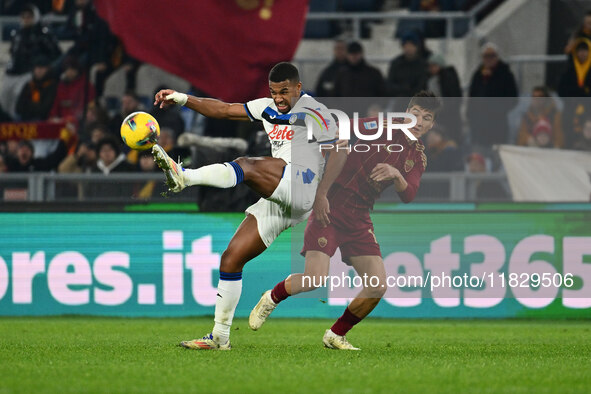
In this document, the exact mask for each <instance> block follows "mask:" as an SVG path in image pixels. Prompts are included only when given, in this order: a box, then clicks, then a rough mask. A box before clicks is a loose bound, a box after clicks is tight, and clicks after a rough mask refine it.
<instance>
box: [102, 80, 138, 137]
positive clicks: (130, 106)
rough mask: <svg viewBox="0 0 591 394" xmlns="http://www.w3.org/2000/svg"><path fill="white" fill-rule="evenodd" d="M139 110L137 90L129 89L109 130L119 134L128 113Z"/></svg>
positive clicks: (110, 122)
mask: <svg viewBox="0 0 591 394" xmlns="http://www.w3.org/2000/svg"><path fill="white" fill-rule="evenodd" d="M137 111H141V106H140V99H139V97H138V96H137V95H136V94H135V92H133V91H130V90H129V91H127V92H125V94H124V95H123V97H121V107H120V109H119V113H117V114H115V115H114V116H113V117H112V118H111V120H110V121H109V132H110V133H111V134H112V135H117V136H118V135H119V133H120V129H121V123H123V120H124V119H125V118H126V117H127V115H129V114H131V113H133V112H137Z"/></svg>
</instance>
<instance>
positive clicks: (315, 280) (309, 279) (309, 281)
mask: <svg viewBox="0 0 591 394" xmlns="http://www.w3.org/2000/svg"><path fill="white" fill-rule="evenodd" d="M300 285H301V289H302V291H303V292H305V291H312V290H316V289H318V288H320V287H324V286H325V285H326V277H325V276H322V275H318V274H311V275H307V274H304V275H302V282H301V284H300Z"/></svg>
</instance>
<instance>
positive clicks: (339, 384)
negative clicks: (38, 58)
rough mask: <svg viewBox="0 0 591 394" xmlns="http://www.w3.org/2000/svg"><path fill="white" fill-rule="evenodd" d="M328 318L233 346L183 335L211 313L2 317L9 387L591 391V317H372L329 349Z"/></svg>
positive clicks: (284, 326) (5, 389) (239, 329)
mask: <svg viewBox="0 0 591 394" xmlns="http://www.w3.org/2000/svg"><path fill="white" fill-rule="evenodd" d="M331 324H332V321H329V320H302V319H279V318H278V319H271V320H270V321H268V322H267V324H266V325H265V326H264V327H263V328H262V329H261V330H260V331H258V332H252V331H250V330H249V329H248V326H247V322H246V320H245V319H237V320H236V321H235V324H234V328H233V331H232V344H233V349H232V350H231V351H229V352H221V351H214V352H212V351H191V350H187V349H183V348H180V347H178V346H177V344H178V342H179V341H180V340H183V339H192V338H194V337H196V336H201V335H203V334H205V333H206V332H208V330H209V329H210V328H211V318H191V319H189V318H182V319H173V318H171V319H144V318H141V319H140V318H137V319H123V318H100V317H96V318H95V317H46V318H0V393H2V394H4V393H33V392H43V393H45V392H49V393H52V392H56V393H71V392H142V393H144V392H179V393H187V392H203V393H218V392H219V393H222V392H233V393H243V392H251V393H265V392H276V393H296V392H310V393H316V392H317V393H324V392H332V393H371V392H421V393H424V392H454V393H455V392H478V393H481V392H508V391H510V392H535V393H543V392H557V393H564V392H589V390H590V389H591V368H590V367H591V331H590V328H591V322H589V321H524V320H515V321H507V320H486V321H482V320H479V321H470V320H459V321H450V320H381V319H368V320H367V321H363V322H362V323H361V324H359V326H357V327H356V328H355V329H354V330H353V331H351V332H350V333H349V335H348V338H349V340H350V341H351V342H352V343H353V344H354V345H356V346H359V347H361V349H362V351H360V352H343V351H340V352H339V351H334V350H328V349H324V348H323V347H322V342H321V340H322V335H323V333H324V330H325V329H326V328H328V327H330V325H331Z"/></svg>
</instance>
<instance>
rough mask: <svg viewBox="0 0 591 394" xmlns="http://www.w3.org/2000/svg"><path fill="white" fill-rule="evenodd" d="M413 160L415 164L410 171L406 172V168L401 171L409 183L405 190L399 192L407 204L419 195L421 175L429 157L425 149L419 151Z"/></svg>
mask: <svg viewBox="0 0 591 394" xmlns="http://www.w3.org/2000/svg"><path fill="white" fill-rule="evenodd" d="M413 161H414V165H413V167H412V169H411V170H410V171H409V172H406V171H405V169H404V168H403V169H402V170H401V171H400V173H401V174H402V176H403V177H404V180H405V181H406V183H407V184H408V186H407V187H406V189H404V191H403V192H398V196H399V197H400V199H401V200H402V202H404V203H405V204H408V203H409V202H411V201H412V200H414V198H415V196H416V195H417V190H419V185H420V184H421V175H423V172H424V171H425V168H426V166H427V157H426V156H425V153H424V152H423V151H417V152H416V154H415V155H414V158H413Z"/></svg>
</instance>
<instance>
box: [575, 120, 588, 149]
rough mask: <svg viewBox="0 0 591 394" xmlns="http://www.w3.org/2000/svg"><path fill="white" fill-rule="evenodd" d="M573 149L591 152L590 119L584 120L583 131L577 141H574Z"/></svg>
mask: <svg viewBox="0 0 591 394" xmlns="http://www.w3.org/2000/svg"><path fill="white" fill-rule="evenodd" d="M573 149H576V150H583V151H587V152H591V118H590V119H587V120H585V123H584V124H583V131H582V132H581V135H580V136H579V138H578V139H577V141H575V143H574V145H573Z"/></svg>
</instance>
